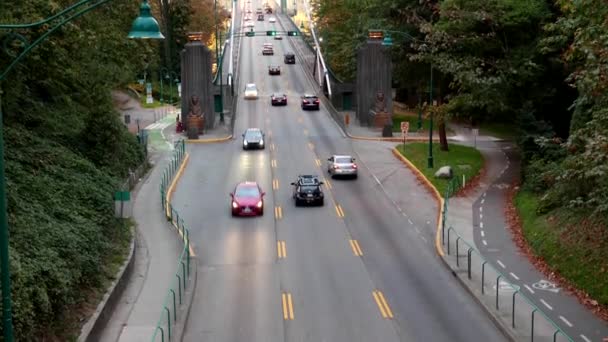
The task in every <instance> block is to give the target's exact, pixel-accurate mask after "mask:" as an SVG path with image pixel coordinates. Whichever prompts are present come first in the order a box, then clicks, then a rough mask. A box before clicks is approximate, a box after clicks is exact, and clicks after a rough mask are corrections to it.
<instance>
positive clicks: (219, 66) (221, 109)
mask: <svg viewBox="0 0 608 342" xmlns="http://www.w3.org/2000/svg"><path fill="white" fill-rule="evenodd" d="M213 11H214V15H215V60H216V64H217V75H218V77H219V78H220V103H219V107H218V109H219V112H220V122H221V123H224V89H223V88H224V86H223V81H224V80H223V77H222V76H223V75H222V64H223V63H222V62H223V61H221V60H220V43H221V41H222V39H221V37H220V31H219V22H218V20H217V0H214V1H213Z"/></svg>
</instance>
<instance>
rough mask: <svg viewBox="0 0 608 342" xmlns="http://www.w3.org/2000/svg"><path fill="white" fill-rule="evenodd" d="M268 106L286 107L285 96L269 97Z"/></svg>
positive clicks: (276, 94) (275, 94) (274, 95)
mask: <svg viewBox="0 0 608 342" xmlns="http://www.w3.org/2000/svg"><path fill="white" fill-rule="evenodd" d="M270 104H271V105H273V106H287V95H285V94H278V93H274V94H272V95H270Z"/></svg>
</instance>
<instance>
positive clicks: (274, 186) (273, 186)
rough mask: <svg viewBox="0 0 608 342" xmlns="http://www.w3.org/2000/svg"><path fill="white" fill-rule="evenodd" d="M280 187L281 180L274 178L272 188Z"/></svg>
mask: <svg viewBox="0 0 608 342" xmlns="http://www.w3.org/2000/svg"><path fill="white" fill-rule="evenodd" d="M278 189H279V180H278V179H273V180H272V190H278Z"/></svg>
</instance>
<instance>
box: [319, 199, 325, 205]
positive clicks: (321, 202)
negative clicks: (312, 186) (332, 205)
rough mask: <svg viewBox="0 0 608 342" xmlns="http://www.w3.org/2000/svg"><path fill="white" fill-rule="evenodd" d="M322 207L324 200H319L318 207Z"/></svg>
mask: <svg viewBox="0 0 608 342" xmlns="http://www.w3.org/2000/svg"><path fill="white" fill-rule="evenodd" d="M324 205H325V199H323V198H321V199H320V200H319V206H320V207H322V206H324Z"/></svg>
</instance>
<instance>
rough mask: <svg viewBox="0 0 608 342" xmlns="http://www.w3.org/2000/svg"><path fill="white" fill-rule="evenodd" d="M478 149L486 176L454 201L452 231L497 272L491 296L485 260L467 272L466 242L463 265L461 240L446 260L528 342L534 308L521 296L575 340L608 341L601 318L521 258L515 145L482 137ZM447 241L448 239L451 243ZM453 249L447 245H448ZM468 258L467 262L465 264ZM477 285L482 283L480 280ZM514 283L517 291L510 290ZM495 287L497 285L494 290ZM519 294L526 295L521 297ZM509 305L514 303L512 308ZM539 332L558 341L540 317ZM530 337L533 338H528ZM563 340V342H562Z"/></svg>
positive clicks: (464, 138) (465, 138)
mask: <svg viewBox="0 0 608 342" xmlns="http://www.w3.org/2000/svg"><path fill="white" fill-rule="evenodd" d="M452 129H453V130H454V131H455V133H456V136H455V137H454V139H455V140H459V141H460V143H462V144H467V145H473V144H474V141H473V136H472V135H471V133H470V130H468V129H466V128H463V127H459V126H455V127H453V128H452ZM476 145H477V148H478V149H479V151H480V152H481V153H482V155H483V156H484V158H485V167H486V172H485V174H484V175H483V177H482V178H481V180H480V183H479V186H478V188H477V189H476V190H475V191H473V192H471V193H469V194H467V195H466V196H463V197H455V198H452V199H450V200H449V206H448V215H447V226H446V227H448V226H450V227H453V228H454V230H455V231H456V232H457V233H458V234H459V235H460V236H461V237H462V238H463V239H464V241H466V242H468V243H469V244H471V245H472V246H473V247H475V248H476V249H477V250H479V251H480V252H481V254H482V256H483V257H484V258H485V259H487V260H488V261H489V262H490V264H491V265H492V266H493V267H492V268H493V269H492V268H486V270H487V271H486V272H485V273H486V275H485V277H486V279H489V280H486V282H485V284H486V289H485V290H486V291H485V293H484V294H482V293H481V286H480V284H481V283H480V282H479V281H478V280H479V279H480V277H481V274H480V272H481V263H480V261H481V259H480V258H478V257H477V256H476V255H475V254H474V255H473V256H472V259H471V260H472V267H471V268H472V273H473V274H472V278H473V281H469V280H468V275H467V274H466V272H465V273H462V271H466V270H467V254H466V251H467V248H468V247H465V246H464V245H463V244H462V242H461V243H460V247H459V253H460V254H461V257H460V266H456V265H455V262H456V259H455V257H454V254H455V249H456V245H455V240H456V238H455V237H454V236H452V237H450V248H451V254H452V255H451V256H446V260H447V261H448V263H449V265H450V266H451V267H452V268H453V269H455V270H457V271H459V272H458V274H459V276H460V278H461V279H463V281H464V282H465V284H466V285H467V286H468V287H469V288H470V289H471V291H472V292H473V293H474V294H475V295H476V296H477V297H478V298H480V300H481V302H482V303H484V304H485V305H486V306H488V307H489V309H490V310H491V311H494V312H499V314H497V317H499V319H501V320H502V323H503V324H504V325H505V326H508V327H510V328H508V329H509V330H510V331H511V333H512V334H514V335H515V336H517V337H519V338H524V337H528V336H529V335H530V329H531V324H530V323H531V322H530V318H531V312H532V310H533V307H532V306H531V305H529V304H528V303H525V301H524V300H522V299H521V298H520V296H519V295H520V294H523V295H525V296H526V297H528V298H529V299H530V300H531V302H532V303H533V304H534V305H535V306H536V307H538V308H539V309H540V310H542V311H543V312H544V313H545V314H546V315H547V316H548V317H549V318H550V319H551V320H553V321H554V322H555V323H556V324H557V325H558V326H559V327H560V328H561V329H562V330H563V331H564V332H565V333H566V334H568V335H569V336H570V337H571V338H573V339H574V340H575V341H585V342H588V341H604V340H603V339H602V338H605V337H606V336H608V326H607V325H606V323H605V322H603V321H601V320H600V319H599V318H596V317H595V316H593V314H592V313H591V312H590V311H589V310H587V309H586V308H585V307H584V306H583V305H581V304H579V302H578V301H577V299H576V298H575V297H573V296H572V295H570V294H569V293H567V292H566V291H564V290H563V289H560V288H559V286H558V285H556V284H554V283H552V282H551V281H550V279H548V278H547V277H545V276H544V275H543V274H542V273H540V272H539V271H537V270H536V269H535V267H534V266H533V265H532V264H531V263H530V262H529V260H528V259H527V258H526V257H525V256H523V255H521V253H520V251H519V249H518V248H517V246H516V245H515V243H514V242H513V240H512V236H511V232H510V231H509V229H508V227H507V224H508V223H507V219H506V217H505V214H504V208H505V201H506V200H507V198H508V197H507V192H508V191H509V189H510V187H511V186H512V185H513V184H514V182H515V181H517V180H518V177H519V156H518V153H517V151H516V146H515V145H514V144H512V143H509V142H501V141H499V139H496V138H493V137H477V139H476ZM444 239H446V240H447V236H445V238H444ZM446 249H447V246H446ZM463 258H464V259H463ZM499 274H503V276H501V279H500V280H499V283H498V288H499V289H498V290H499V291H498V293H499V302H502V303H503V304H502V306H500V305H499V307H500V311H496V303H495V298H496V294H495V292H496V285H495V284H494V283H495V282H496V278H497V276H498V275H499ZM475 280H477V281H475ZM508 283H511V284H513V285H514V286H509V285H508ZM493 284H494V285H493ZM517 289H519V290H520V291H521V293H519V294H515V295H514V292H515V290H517ZM513 296H515V298H516V302H517V305H516V311H515V313H516V327H517V328H518V329H517V330H515V329H512V328H511V325H512V315H511V310H512V309H511V307H512V305H511V302H512V300H513V299H512V298H513ZM507 303H509V304H508V305H507ZM535 330H536V331H537V332H538V334H539V335H536V336H535V337H538V336H543V335H544V336H552V334H553V332H554V331H555V330H554V328H553V327H551V326H550V325H549V324H548V323H547V320H545V319H543V318H542V317H541V316H540V315H537V322H536V327H535ZM528 338H529V337H528ZM561 340H563V339H561V337H558V341H561Z"/></svg>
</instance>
